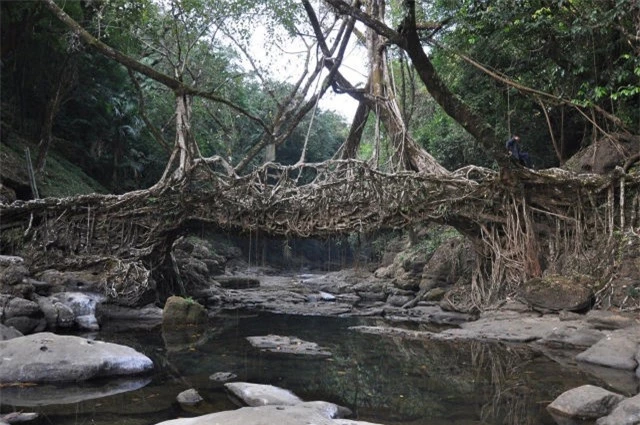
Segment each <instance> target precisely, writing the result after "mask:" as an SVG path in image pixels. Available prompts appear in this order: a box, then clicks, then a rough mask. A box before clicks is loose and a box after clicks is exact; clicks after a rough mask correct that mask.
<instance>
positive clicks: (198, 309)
mask: <svg viewBox="0 0 640 425" xmlns="http://www.w3.org/2000/svg"><path fill="white" fill-rule="evenodd" d="M206 322H207V311H206V310H205V308H204V307H203V306H202V305H201V304H199V303H197V302H195V301H193V300H191V299H186V298H182V297H178V296H171V297H169V298H168V299H167V302H166V303H165V305H164V310H163V311H162V326H163V327H165V328H175V327H183V326H197V325H204V324H205V323H206Z"/></svg>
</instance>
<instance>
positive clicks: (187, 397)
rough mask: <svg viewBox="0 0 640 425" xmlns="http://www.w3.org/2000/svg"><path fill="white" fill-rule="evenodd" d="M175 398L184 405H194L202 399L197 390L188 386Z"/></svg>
mask: <svg viewBox="0 0 640 425" xmlns="http://www.w3.org/2000/svg"><path fill="white" fill-rule="evenodd" d="M176 400H177V401H178V403H180V404H183V405H186V406H194V405H196V404H198V403H200V402H202V401H204V399H203V398H202V396H200V394H198V391H196V390H195V389H193V388H190V389H188V390H185V391H183V392H181V393H180V394H178V396H177V397H176Z"/></svg>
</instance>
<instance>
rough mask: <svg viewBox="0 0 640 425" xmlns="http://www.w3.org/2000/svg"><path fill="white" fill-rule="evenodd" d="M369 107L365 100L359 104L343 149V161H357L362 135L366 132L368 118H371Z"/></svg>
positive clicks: (341, 156)
mask: <svg viewBox="0 0 640 425" xmlns="http://www.w3.org/2000/svg"><path fill="white" fill-rule="evenodd" d="M369 110H370V108H369V105H368V104H367V102H365V101H364V100H362V101H360V102H359V103H358V109H356V113H355V115H354V116H353V121H352V122H351V129H350V130H349V135H348V136H347V140H346V141H345V142H344V147H343V148H342V154H341V155H340V158H341V159H355V158H356V155H357V154H358V147H359V146H360V140H362V133H363V132H364V126H365V125H366V124H367V118H368V117H369Z"/></svg>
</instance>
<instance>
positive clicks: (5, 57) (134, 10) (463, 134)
mask: <svg viewBox="0 0 640 425" xmlns="http://www.w3.org/2000/svg"><path fill="white" fill-rule="evenodd" d="M57 4H58V5H59V6H60V7H61V8H62V9H63V10H64V11H65V12H66V13H67V14H68V15H69V16H70V17H71V18H73V19H74V20H75V21H76V22H77V23H79V25H81V27H82V28H84V29H86V30H87V32H88V33H89V34H90V35H91V36H92V37H95V39H96V40H97V41H100V42H102V43H104V45H105V46H109V47H110V48H113V49H114V50H116V51H118V52H121V54H123V55H126V56H127V57H128V58H131V59H132V60H133V61H136V62H137V63H139V64H141V65H142V66H145V67H148V68H149V69H152V70H154V71H155V72H157V73H159V75H166V76H168V77H169V78H170V79H175V80H176V81H179V82H180V83H181V84H184V85H185V87H187V86H188V87H189V90H192V91H193V92H192V93H191V94H193V96H190V98H189V111H188V113H189V121H190V122H189V125H190V132H191V135H190V136H189V137H192V138H193V139H194V141H195V142H196V143H197V146H198V149H199V152H198V155H202V156H204V157H210V156H213V155H218V156H220V157H223V158H225V159H226V160H228V161H229V162H230V164H231V165H232V166H234V167H236V169H237V170H241V169H243V168H245V167H246V166H248V165H254V166H255V165H258V164H260V163H262V162H263V161H265V160H276V161H278V162H282V163H285V164H293V163H295V162H296V161H299V160H300V158H301V155H303V154H302V152H303V150H306V151H305V154H304V155H303V157H304V156H306V158H305V159H306V160H307V161H311V162H316V161H322V160H325V159H328V158H331V157H332V156H334V155H336V153H337V152H338V148H339V147H340V146H341V145H342V143H343V142H344V141H345V138H346V137H347V135H348V134H349V124H351V123H347V122H346V120H345V118H344V117H342V116H340V115H338V114H336V113H333V112H331V111H327V110H322V109H317V103H318V102H317V99H318V97H320V96H323V95H325V94H326V93H327V92H328V91H334V92H336V93H338V94H339V95H340V96H351V97H353V98H355V99H357V100H359V101H362V100H363V99H364V98H368V99H369V100H371V99H373V103H369V104H368V105H369V107H368V110H367V115H369V114H370V115H371V116H372V117H373V118H372V119H368V120H367V119H366V118H365V119H363V120H362V119H361V124H362V127H363V128H362V130H363V134H364V137H362V133H361V136H360V137H361V143H360V141H359V144H358V148H357V154H358V155H359V156H360V157H361V158H364V159H370V160H375V161H377V162H378V163H379V164H384V163H385V161H387V162H388V161H389V160H390V158H391V157H392V156H393V150H394V149H397V148H398V145H397V143H395V142H394V141H393V139H394V136H393V132H394V131H395V130H394V129H393V128H389V124H388V122H386V121H385V117H384V116H383V115H384V114H382V115H380V114H377V113H376V112H375V111H376V108H379V105H380V100H381V99H386V100H389V99H392V100H393V102H394V104H395V105H397V107H398V113H397V114H398V116H399V117H398V118H399V119H401V120H402V121H403V122H404V125H406V131H408V132H409V133H410V134H412V135H413V138H414V139H415V141H416V142H417V143H418V144H419V146H420V147H421V148H424V149H426V151H428V152H429V153H430V154H431V155H433V156H434V157H435V158H436V159H437V160H438V162H439V163H440V164H442V165H443V166H444V167H445V168H447V169H450V170H451V169H457V168H459V167H461V166H464V165H468V164H476V165H485V166H491V165H492V163H493V160H494V159H495V152H500V149H501V148H500V147H501V146H502V144H503V143H504V140H506V139H507V138H508V137H509V136H510V135H511V134H514V133H518V134H520V135H521V136H522V139H523V140H524V142H525V143H526V148H527V149H528V150H529V151H530V152H531V155H532V157H533V158H535V166H536V167H538V168H544V167H549V166H557V165H560V164H562V163H564V162H565V161H566V160H567V159H568V158H570V157H571V156H572V155H573V154H574V153H576V152H577V151H578V150H579V149H581V148H584V147H586V146H588V145H589V144H591V143H594V142H595V141H596V140H598V139H600V138H602V137H603V136H605V135H607V134H612V133H619V132H629V133H635V134H637V133H638V131H639V129H640V83H639V80H640V59H639V58H640V47H639V46H640V41H639V37H640V18H639V16H640V11H639V8H640V6H639V5H638V3H637V2H635V1H633V0H615V1H614V0H610V1H609V0H608V1H598V0H574V1H568V0H567V1H551V0H544V1H543V0H540V1H518V2H515V3H514V2H512V1H506V0H494V1H480V0H436V1H418V2H413V1H403V2H402V1H389V2H386V3H385V2H383V1H380V0H369V1H366V2H362V3H360V2H355V3H353V4H350V3H348V2H345V1H342V0H332V1H327V2H326V3H318V5H315V6H311V5H310V4H309V2H306V1H301V2H298V1H285V2H282V1H269V0H262V1H242V0H223V1H219V0H216V1H212V0H188V1H187V0H183V1H179V0H164V1H150V0H145V1H135V2H132V1H124V0H104V1H61V2H57ZM314 7H316V8H317V9H314ZM355 12H358V13H360V14H361V15H363V16H365V18H364V19H363V18H362V16H360V15H358V13H355ZM409 15H411V19H412V20H413V21H412V23H408V22H409V21H408V20H407V16H409ZM349 20H351V22H349ZM354 21H355V22H354ZM356 22H357V23H356ZM376 22H377V24H376ZM363 24H364V25H363ZM349 25H351V27H350V26H349ZM376 25H378V26H376ZM403 25H404V26H405V27H404V28H403ZM409 25H413V28H411V29H410V31H409V28H408V26H409ZM380 27H384V28H382V29H380ZM367 28H368V29H369V33H375V34H376V35H379V36H383V37H385V38H384V39H382V40H378V41H375V40H373V41H372V38H371V36H368V35H367V34H366V32H367V31H368V30H367ZM371 29H373V31H371ZM396 30H397V31H396ZM256 33H258V34H263V39H262V40H257V37H256V36H255V34H256ZM413 33H415V35H413ZM413 39H415V40H417V42H418V43H419V46H420V47H421V50H422V52H423V53H424V52H426V53H427V55H428V57H427V56H426V55H425V57H424V59H423V58H421V59H416V53H412V52H411V47H410V46H409V44H410V43H412V42H414V41H415V40H414V41H412V40H413ZM407 40H409V41H407ZM374 42H375V43H380V44H379V45H378V47H377V49H378V51H377V52H373V51H371V48H372V47H371V45H372V44H371V43H374ZM341 44H344V46H341ZM298 46H301V49H299V50H300V51H297V52H293V53H292V52H291V50H292V49H293V47H295V48H296V49H298ZM347 46H348V50H349V51H350V52H352V54H359V55H361V56H362V57H363V61H368V66H369V67H370V68H373V67H374V65H375V64H376V61H377V59H375V58H374V57H372V55H375V54H381V55H382V56H383V57H384V64H382V63H381V64H382V65H383V66H384V67H385V68H386V71H385V72H386V73H388V74H389V77H388V80H386V81H385V84H386V85H387V86H388V87H386V88H384V90H383V91H381V92H375V91H374V90H373V89H371V88H370V87H363V86H362V85H359V86H356V85H353V84H351V83H350V82H349V81H348V80H347V79H346V78H345V77H343V76H342V74H341V73H340V63H339V62H340V61H341V60H342V54H343V52H344V50H345V49H346V47H347ZM358 46H359V47H358ZM323 49H324V50H323ZM329 49H331V51H329ZM367 49H368V50H367ZM341 51H342V53H341ZM367 51H368V52H369V53H368V59H365V58H364V57H365V56H366V52H367ZM353 52H359V53H353ZM111 59H112V58H108V57H105V55H104V52H100V51H99V50H96V49H93V48H92V45H91V43H87V41H86V40H83V39H82V37H80V36H79V34H78V32H77V31H75V30H74V29H72V28H70V27H69V26H68V25H65V24H64V23H63V22H61V21H60V20H59V19H57V18H56V16H55V15H54V13H52V11H51V8H50V7H48V6H47V4H46V2H42V1H25V2H3V3H2V71H3V72H2V99H1V100H2V123H3V126H4V127H5V128H6V129H11V130H12V131H15V132H16V133H18V134H19V135H20V136H21V137H23V138H24V139H25V140H27V141H28V142H29V143H32V144H33V145H34V149H35V150H36V151H37V154H34V156H35V157H36V158H34V161H35V162H36V165H35V166H36V169H37V170H38V172H39V173H40V175H41V178H42V176H43V175H46V173H45V174H42V173H43V172H44V171H45V170H46V158H47V155H48V152H49V149H53V150H54V151H55V152H60V153H61V154H62V155H63V156H64V157H66V158H67V159H69V160H70V161H71V162H72V163H74V164H76V165H78V166H79V167H80V168H81V169H82V170H83V171H84V172H85V173H87V174H89V175H90V176H92V177H93V178H95V179H97V180H98V181H99V182H100V183H101V184H102V185H103V186H104V187H105V188H107V190H109V191H113V192H123V191H127V190H132V189H137V188H144V187H149V186H151V185H152V184H154V183H155V182H156V181H157V180H158V178H160V176H161V175H162V172H163V169H164V168H165V165H166V163H167V161H168V159H169V156H170V154H171V149H172V146H173V143H174V142H173V140H174V139H175V137H176V136H175V134H176V111H175V109H176V105H175V96H174V95H175V92H176V87H177V86H167V85H166V84H164V83H163V82H162V81H158V80H157V79H154V78H152V77H150V76H149V75H143V74H141V73H140V72H137V70H133V69H131V68H130V67H127V66H123V64H122V63H121V62H120V63H119V62H118V61H114V60H111ZM334 59H335V62H332V61H334ZM421 60H426V61H428V62H424V61H423V62H421ZM425 63H428V65H429V66H430V67H431V68H432V69H433V75H435V76H437V79H438V81H439V83H440V84H441V86H442V87H445V88H446V92H445V93H444V94H443V93H437V92H434V90H436V91H437V90H439V89H438V88H437V87H428V84H429V81H421V73H422V72H423V70H424V67H425ZM365 65H366V64H365ZM276 66H277V67H280V69H282V68H283V67H284V68H285V69H288V70H289V71H291V70H293V72H290V75H289V76H288V78H287V79H286V80H284V79H283V77H282V75H277V74H276V73H274V71H273V70H274V69H276ZM287 67H288V68H287ZM370 72H371V71H370ZM291 75H295V77H292V76H291ZM370 78H371V77H370ZM423 78H424V77H423ZM430 78H431V80H430V81H433V76H432V77H430ZM367 86H371V84H368V85H367ZM442 96H445V97H450V98H451V99H453V100H456V101H460V102H461V103H460V105H464V108H466V110H465V111H466V113H468V115H469V116H471V115H473V117H474V120H476V122H475V123H472V124H469V120H468V119H466V118H465V117H464V116H462V115H457V116H456V115H455V114H452V110H448V109H447V107H446V106H445V107H443V102H449V100H447V99H445V100H444V101H443V100H442V99H441V97H442ZM376 105H378V106H376ZM450 108H455V109H454V110H455V112H460V110H461V107H460V106H459V105H457V106H456V105H453V106H451V107H450ZM376 117H377V118H376ZM467 118H468V117H467ZM381 122H382V125H381V124H380V123H381ZM385 124H386V125H385ZM354 125H355V123H354ZM473 126H475V127H477V128H476V130H475V132H474V129H473ZM480 127H482V128H480ZM403 131H404V130H403ZM481 133H482V134H481ZM6 134H7V132H6V131H3V135H6ZM7 140H8V137H4V136H3V142H5V143H6V142H7ZM394 143H395V144H394ZM488 144H489V146H488ZM491 144H493V146H495V149H493V148H492V146H491ZM274 148H275V149H276V150H277V152H276V153H274V152H271V151H272V150H273V149H274Z"/></svg>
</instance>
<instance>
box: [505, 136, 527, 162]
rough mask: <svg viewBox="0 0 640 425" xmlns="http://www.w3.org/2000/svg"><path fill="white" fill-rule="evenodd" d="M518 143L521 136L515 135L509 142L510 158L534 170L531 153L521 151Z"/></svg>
mask: <svg viewBox="0 0 640 425" xmlns="http://www.w3.org/2000/svg"><path fill="white" fill-rule="evenodd" d="M518 142H520V136H516V135H513V137H511V139H509V140H507V150H508V151H509V156H510V157H511V158H513V159H514V160H516V161H518V162H519V163H520V164H522V165H524V166H525V167H527V168H532V165H531V158H530V157H529V153H528V152H523V151H521V150H520V145H519V144H518Z"/></svg>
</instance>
